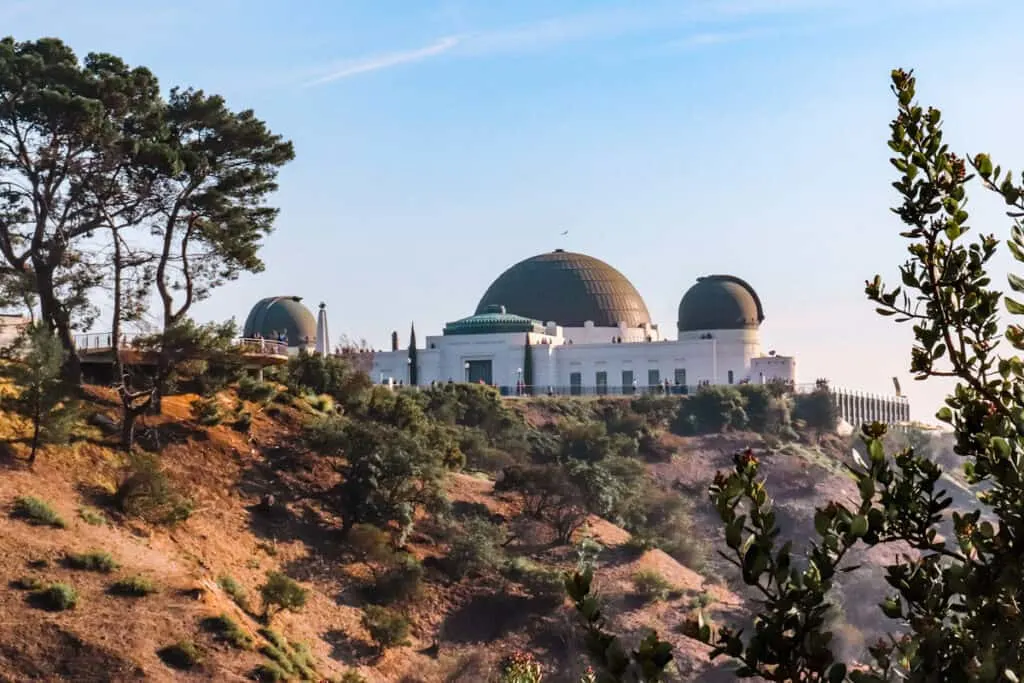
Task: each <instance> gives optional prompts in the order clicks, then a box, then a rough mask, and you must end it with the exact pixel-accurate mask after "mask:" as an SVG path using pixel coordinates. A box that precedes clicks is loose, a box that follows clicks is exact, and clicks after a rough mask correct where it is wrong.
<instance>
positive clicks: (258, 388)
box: [238, 376, 277, 403]
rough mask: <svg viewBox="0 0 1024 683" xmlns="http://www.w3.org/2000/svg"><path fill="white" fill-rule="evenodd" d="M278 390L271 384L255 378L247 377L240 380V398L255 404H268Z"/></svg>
mask: <svg viewBox="0 0 1024 683" xmlns="http://www.w3.org/2000/svg"><path fill="white" fill-rule="evenodd" d="M276 393H277V390H276V389H275V388H274V385H273V384H271V383H269V382H261V381H259V380H258V379H256V378H254V377H249V376H245V377H243V378H242V379H240V380H238V397H239V398H241V399H244V400H246V401H252V402H253V403H266V402H268V401H270V400H272V399H273V398H274V394H276Z"/></svg>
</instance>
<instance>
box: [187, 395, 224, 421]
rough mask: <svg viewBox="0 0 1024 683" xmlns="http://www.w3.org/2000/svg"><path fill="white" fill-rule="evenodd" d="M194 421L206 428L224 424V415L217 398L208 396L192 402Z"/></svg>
mask: <svg viewBox="0 0 1024 683" xmlns="http://www.w3.org/2000/svg"><path fill="white" fill-rule="evenodd" d="M192 419H194V420H195V421H196V422H198V423H199V424H201V425H203V426H204V427H215V426H217V425H219V424H220V423H221V422H223V421H224V413H223V411H222V410H221V405H220V401H218V400H217V397H216V396H206V397H200V398H197V399H195V400H194V401H192Z"/></svg>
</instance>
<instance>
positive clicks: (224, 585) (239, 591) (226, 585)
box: [217, 576, 249, 610]
mask: <svg viewBox="0 0 1024 683" xmlns="http://www.w3.org/2000/svg"><path fill="white" fill-rule="evenodd" d="M217 585H218V586H220V588H221V590H223V591H224V592H225V593H227V594H228V597H230V598H231V599H232V600H233V601H234V603H235V604H236V605H238V606H239V607H241V608H242V609H243V610H248V609H249V597H248V595H246V592H245V588H244V587H243V586H242V584H240V583H238V582H237V581H235V579H234V578H233V577H230V576H221V577H220V578H218V579H217Z"/></svg>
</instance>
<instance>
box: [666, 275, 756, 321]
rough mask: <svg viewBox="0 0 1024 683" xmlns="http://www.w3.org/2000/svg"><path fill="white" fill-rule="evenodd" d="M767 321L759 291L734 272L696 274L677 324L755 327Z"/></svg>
mask: <svg viewBox="0 0 1024 683" xmlns="http://www.w3.org/2000/svg"><path fill="white" fill-rule="evenodd" d="M763 321H764V309H763V308H762V307H761V299H760V297H758V296H757V292H755V291H754V288H753V287H751V286H750V285H749V284H747V282H745V281H744V280H741V279H740V278H738V277H734V276H732V275H708V276H707V277H699V278H697V284H695V285H694V286H693V287H690V289H689V290H687V292H686V294H684V295H683V300H682V301H680V302H679V319H678V322H677V325H676V326H677V328H678V329H679V331H680V332H695V331H698V330H744V329H756V328H757V327H758V326H759V325H760V324H761V323H762V322H763Z"/></svg>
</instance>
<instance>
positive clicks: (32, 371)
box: [2, 323, 79, 465]
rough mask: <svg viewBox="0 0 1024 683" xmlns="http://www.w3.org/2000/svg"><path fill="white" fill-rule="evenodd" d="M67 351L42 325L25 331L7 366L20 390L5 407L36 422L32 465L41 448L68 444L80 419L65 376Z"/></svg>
mask: <svg viewBox="0 0 1024 683" xmlns="http://www.w3.org/2000/svg"><path fill="white" fill-rule="evenodd" d="M66 355H67V352H66V351H64V347H63V345H62V344H61V342H60V339H59V338H58V337H57V336H56V335H55V334H54V333H53V332H52V331H50V329H49V328H48V327H47V326H46V325H45V324H42V323H37V324H34V325H32V326H30V327H29V328H28V329H26V330H25V333H24V334H23V335H22V336H21V338H20V339H19V340H18V343H17V345H16V346H15V349H14V358H13V359H12V360H11V361H10V362H9V363H6V364H4V365H3V366H2V367H3V371H4V373H3V374H4V375H5V376H6V377H7V378H8V379H10V380H11V381H12V382H13V383H14V385H15V387H16V388H17V389H19V391H18V393H17V395H16V396H15V397H14V398H8V399H6V400H4V407H5V408H7V409H9V410H11V411H12V412H15V413H17V414H19V415H22V416H23V417H25V418H27V419H28V420H30V421H31V423H32V436H31V450H30V452H29V456H28V462H29V465H32V464H34V463H35V461H36V455H37V453H38V451H39V447H40V446H43V445H46V444H59V443H67V440H68V437H69V436H70V431H71V427H73V426H74V423H75V420H76V419H77V418H78V412H79V411H78V404H77V401H75V400H74V398H73V397H72V393H71V392H72V387H71V385H70V384H68V383H67V382H66V381H65V380H64V379H63V377H62V369H63V367H64V364H65V360H66Z"/></svg>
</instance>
